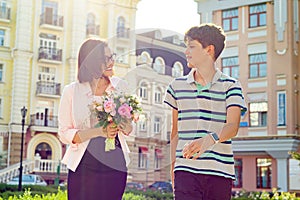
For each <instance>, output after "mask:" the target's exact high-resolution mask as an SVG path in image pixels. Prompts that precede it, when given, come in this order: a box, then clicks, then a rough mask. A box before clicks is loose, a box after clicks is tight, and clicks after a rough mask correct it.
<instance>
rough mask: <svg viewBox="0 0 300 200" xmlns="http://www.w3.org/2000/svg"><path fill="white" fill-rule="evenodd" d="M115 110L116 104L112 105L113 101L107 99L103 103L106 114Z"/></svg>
mask: <svg viewBox="0 0 300 200" xmlns="http://www.w3.org/2000/svg"><path fill="white" fill-rule="evenodd" d="M115 108H116V104H115V103H114V100H113V99H109V100H107V101H105V102H104V110H105V112H107V113H110V112H113V111H114V110H115Z"/></svg>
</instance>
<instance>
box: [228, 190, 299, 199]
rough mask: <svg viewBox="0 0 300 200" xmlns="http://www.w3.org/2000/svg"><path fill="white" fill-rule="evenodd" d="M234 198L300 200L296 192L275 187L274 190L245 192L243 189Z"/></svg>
mask: <svg viewBox="0 0 300 200" xmlns="http://www.w3.org/2000/svg"><path fill="white" fill-rule="evenodd" d="M232 200H300V198H298V197H296V194H295V193H290V192H279V191H277V189H273V191H272V192H265V191H264V192H245V191H242V192H240V193H239V194H238V195H235V197H233V198H232Z"/></svg>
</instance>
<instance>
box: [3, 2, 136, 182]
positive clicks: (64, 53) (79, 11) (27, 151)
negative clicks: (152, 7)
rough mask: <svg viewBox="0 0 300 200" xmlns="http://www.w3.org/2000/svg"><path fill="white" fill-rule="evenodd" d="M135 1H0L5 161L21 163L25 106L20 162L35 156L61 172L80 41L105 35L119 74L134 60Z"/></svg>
mask: <svg viewBox="0 0 300 200" xmlns="http://www.w3.org/2000/svg"><path fill="white" fill-rule="evenodd" d="M138 2H139V0H130V1H128V0H120V1H113V0H101V1H96V0H88V1H86V0H68V1H65V0H41V1H34V0H26V1H23V0H0V153H1V154H5V155H7V159H6V166H7V167H11V166H13V165H14V164H15V163H18V162H19V161H20V151H21V135H22V134H21V133H22V127H21V111H20V110H21V108H22V107H23V106H25V107H26V108H27V115H26V121H25V135H24V152H23V155H24V156H23V157H24V158H23V160H24V161H25V164H26V162H27V161H33V160H34V159H36V157H38V158H39V160H40V161H41V160H42V161H49V162H44V163H41V165H40V166H35V167H34V168H39V167H43V168H44V169H46V170H48V172H55V171H56V166H57V165H58V164H59V161H60V159H61V158H62V156H63V154H64V152H65V150H66V146H65V145H62V144H61V143H60V141H59V139H58V137H57V127H58V122H57V112H58V106H59V101H60V97H61V93H62V89H63V87H64V86H65V85H66V84H69V83H70V82H72V81H75V80H76V73H77V54H78V50H79V47H80V45H81V43H82V42H83V41H84V40H85V39H86V38H89V37H95V38H100V39H106V40H108V42H109V44H110V47H111V49H112V50H113V51H114V52H116V53H117V55H118V56H117V59H116V72H117V74H116V75H118V76H124V75H125V74H126V73H127V72H128V71H129V70H130V69H131V68H132V67H134V66H135V65H136V61H135V52H133V51H132V50H134V49H135V35H134V34H132V33H131V31H132V30H134V28H135V14H136V6H137V3H138ZM132 52H133V53H132ZM26 169H27V168H26ZM29 170H30V169H29ZM31 171H32V169H31ZM29 172H30V171H29ZM65 172H66V169H65ZM11 174H12V173H11ZM48 178H49V181H48V182H49V183H51V182H52V181H53V177H48ZM51 179H52V180H51Z"/></svg>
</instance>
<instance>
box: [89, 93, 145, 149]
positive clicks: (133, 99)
mask: <svg viewBox="0 0 300 200" xmlns="http://www.w3.org/2000/svg"><path fill="white" fill-rule="evenodd" d="M91 110H92V113H93V114H95V116H96V118H97V120H98V123H97V124H96V125H95V127H103V128H104V129H105V128H106V127H107V125H108V124H110V123H114V124H115V126H118V125H119V124H120V123H131V122H132V121H134V122H137V121H138V119H139V115H140V113H141V112H142V107H141V103H140V99H139V98H138V97H137V96H136V95H126V94H117V93H110V94H108V93H106V94H105V95H103V96H101V97H96V98H95V99H94V100H93V102H92V105H91ZM114 149H115V139H114V138H113V139H112V138H107V139H106V140H105V151H110V150H114Z"/></svg>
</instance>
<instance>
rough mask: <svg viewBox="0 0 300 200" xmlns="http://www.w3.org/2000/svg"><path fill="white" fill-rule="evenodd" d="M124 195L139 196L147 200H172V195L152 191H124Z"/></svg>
mask: <svg viewBox="0 0 300 200" xmlns="http://www.w3.org/2000/svg"><path fill="white" fill-rule="evenodd" d="M126 193H132V194H134V195H136V196H139V195H140V196H144V197H145V198H146V199H147V200H173V194H172V193H161V192H157V191H152V190H147V191H140V190H134V189H128V190H126V192H125V194H126ZM123 198H124V197H123ZM126 200H127V199H126ZM141 200H143V199H141Z"/></svg>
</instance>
